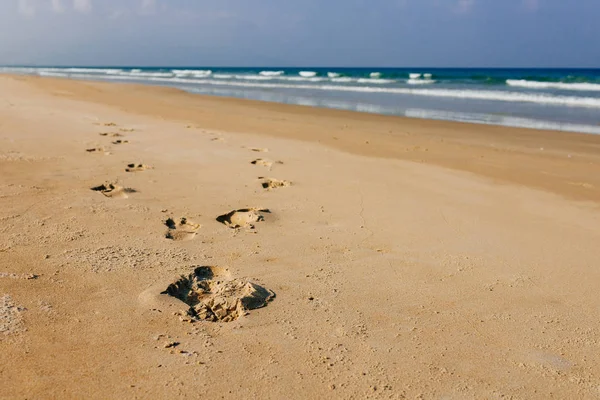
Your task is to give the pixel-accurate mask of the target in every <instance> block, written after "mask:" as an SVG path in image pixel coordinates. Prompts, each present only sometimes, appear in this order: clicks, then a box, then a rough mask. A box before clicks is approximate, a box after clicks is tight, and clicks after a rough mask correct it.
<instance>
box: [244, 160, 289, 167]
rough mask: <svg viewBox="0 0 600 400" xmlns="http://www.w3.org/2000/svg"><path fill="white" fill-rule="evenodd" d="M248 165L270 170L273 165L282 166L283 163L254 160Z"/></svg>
mask: <svg viewBox="0 0 600 400" xmlns="http://www.w3.org/2000/svg"><path fill="white" fill-rule="evenodd" d="M250 164H252V165H259V166H261V167H267V168H271V167H272V166H273V164H283V162H282V161H271V160H267V159H264V158H257V159H256V160H254V161H251V162H250Z"/></svg>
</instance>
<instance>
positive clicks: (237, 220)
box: [217, 208, 271, 229]
mask: <svg viewBox="0 0 600 400" xmlns="http://www.w3.org/2000/svg"><path fill="white" fill-rule="evenodd" d="M262 213H271V211H270V210H268V209H266V208H242V209H239V210H234V211H231V212H229V213H227V214H223V215H219V216H218V217H217V221H218V222H220V223H222V224H224V225H226V226H228V227H229V228H231V229H238V228H249V229H254V228H255V225H254V224H255V223H257V222H261V221H264V220H265V217H264V216H263V215H262Z"/></svg>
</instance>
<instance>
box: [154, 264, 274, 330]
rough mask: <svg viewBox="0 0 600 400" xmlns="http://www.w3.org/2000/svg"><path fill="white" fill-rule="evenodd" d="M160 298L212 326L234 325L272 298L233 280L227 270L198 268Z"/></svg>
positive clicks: (247, 283) (251, 285)
mask: <svg viewBox="0 0 600 400" xmlns="http://www.w3.org/2000/svg"><path fill="white" fill-rule="evenodd" d="M163 294H168V295H170V296H173V297H175V298H177V299H179V300H181V301H183V302H184V303H185V304H187V305H188V306H189V309H188V314H189V315H190V317H192V318H194V319H195V320H204V321H212V322H231V321H235V320H236V319H238V318H240V317H241V316H244V315H246V314H247V313H248V311H249V310H255V309H257V308H262V307H265V306H266V305H267V303H268V302H270V301H271V300H273V299H274V298H275V293H273V292H272V291H270V290H268V289H265V288H263V287H262V286H259V285H257V284H255V283H252V282H250V281H248V280H244V279H232V278H231V274H230V273H229V271H228V270H227V269H223V268H217V267H198V268H196V269H195V270H194V272H193V273H191V274H190V275H188V276H182V277H181V278H180V279H179V280H178V281H176V282H174V283H172V284H171V285H169V287H168V288H167V290H165V291H164V292H163Z"/></svg>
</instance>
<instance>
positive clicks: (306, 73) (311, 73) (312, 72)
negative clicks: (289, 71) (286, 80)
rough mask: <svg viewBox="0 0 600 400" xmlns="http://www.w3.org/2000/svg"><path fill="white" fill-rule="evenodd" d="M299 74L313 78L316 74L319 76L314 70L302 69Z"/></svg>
mask: <svg viewBox="0 0 600 400" xmlns="http://www.w3.org/2000/svg"><path fill="white" fill-rule="evenodd" d="M298 75H300V76H302V77H304V78H312V77H314V76H317V73H316V72H314V71H300V72H299V73H298Z"/></svg>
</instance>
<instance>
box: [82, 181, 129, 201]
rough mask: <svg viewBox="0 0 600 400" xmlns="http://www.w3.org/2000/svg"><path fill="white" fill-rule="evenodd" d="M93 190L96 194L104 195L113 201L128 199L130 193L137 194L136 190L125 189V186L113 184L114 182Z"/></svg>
mask: <svg viewBox="0 0 600 400" xmlns="http://www.w3.org/2000/svg"><path fill="white" fill-rule="evenodd" d="M91 189H92V190H94V191H96V192H100V193H102V194H103V195H104V196H106V197H110V198H113V199H116V198H119V199H126V198H128V197H129V196H128V195H127V194H128V193H135V192H136V190H135V189H131V188H124V187H123V186H119V185H117V184H116V183H112V182H106V183H104V184H102V185H100V186H95V187H93V188H91Z"/></svg>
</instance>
